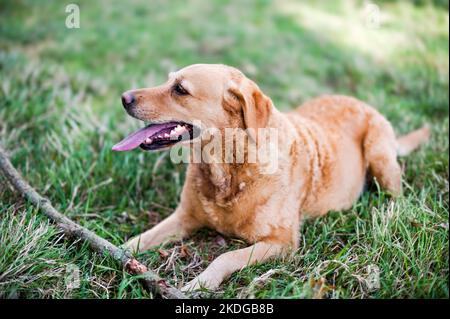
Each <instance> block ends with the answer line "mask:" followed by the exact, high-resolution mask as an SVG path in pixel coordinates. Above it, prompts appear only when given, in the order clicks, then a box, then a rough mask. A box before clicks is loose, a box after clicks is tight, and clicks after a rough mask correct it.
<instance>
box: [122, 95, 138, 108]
mask: <svg viewBox="0 0 450 319" xmlns="http://www.w3.org/2000/svg"><path fill="white" fill-rule="evenodd" d="M122 104H123V107H124V108H126V109H129V108H130V107H132V106H134V105H135V104H136V98H135V97H134V95H133V93H130V92H125V93H123V94H122Z"/></svg>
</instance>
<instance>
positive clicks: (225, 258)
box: [182, 242, 287, 291]
mask: <svg viewBox="0 0 450 319" xmlns="http://www.w3.org/2000/svg"><path fill="white" fill-rule="evenodd" d="M286 248H287V245H283V244H277V243H268V242H258V243H256V244H254V245H252V246H250V247H247V248H244V249H238V250H234V251H230V252H227V253H224V254H222V255H220V256H219V257H217V258H216V259H215V260H214V261H213V262H212V263H211V265H209V266H208V267H207V268H206V269H205V271H203V272H202V273H201V274H200V275H199V276H197V277H196V278H195V279H194V280H192V281H191V282H189V283H188V284H187V285H186V286H184V287H183V288H182V290H183V291H191V290H196V289H199V288H201V287H204V288H207V289H210V290H214V289H216V288H217V287H219V285H220V284H221V283H222V281H223V280H224V279H225V278H227V277H228V276H230V275H231V274H232V273H233V272H235V271H237V270H240V269H242V268H244V267H245V266H248V265H251V264H254V263H256V262H261V261H264V260H266V259H268V258H271V257H274V256H278V255H281V253H282V252H283V251H284V249H286Z"/></svg>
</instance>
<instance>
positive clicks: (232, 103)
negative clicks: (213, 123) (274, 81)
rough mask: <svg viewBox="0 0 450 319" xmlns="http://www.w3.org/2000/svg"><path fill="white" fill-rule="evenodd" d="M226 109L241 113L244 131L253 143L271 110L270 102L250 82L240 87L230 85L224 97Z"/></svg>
mask: <svg viewBox="0 0 450 319" xmlns="http://www.w3.org/2000/svg"><path fill="white" fill-rule="evenodd" d="M225 101H226V104H227V105H228V107H231V108H232V109H233V111H238V112H241V113H242V116H243V120H244V126H245V129H248V132H249V135H250V137H251V138H252V139H253V141H255V142H256V141H257V136H258V135H257V134H258V129H259V128H263V127H266V126H267V122H268V120H269V115H270V113H271V110H272V101H271V100H270V98H268V97H267V96H265V95H264V93H262V91H261V90H260V89H259V87H258V86H257V85H256V84H255V83H254V82H253V81H251V80H248V79H245V80H243V81H242V82H241V83H240V85H237V84H235V83H231V84H230V85H229V88H228V90H227V92H226V95H225Z"/></svg>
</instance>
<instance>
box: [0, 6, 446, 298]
mask: <svg viewBox="0 0 450 319" xmlns="http://www.w3.org/2000/svg"><path fill="white" fill-rule="evenodd" d="M73 3H74V4H76V5H77V7H78V8H79V28H77V27H75V28H70V26H72V23H73V22H75V20H73V19H72V18H71V17H70V15H71V14H73V11H70V10H69V12H66V6H67V5H69V4H70V2H66V1H43V0H35V1H31V0H30V1H26V0H17V1H13V0H1V1H0V86H1V87H0V143H1V144H2V145H3V147H5V148H7V149H8V150H9V152H10V153H11V157H12V159H13V161H14V163H15V165H16V166H17V167H18V168H19V169H20V170H21V172H23V174H24V176H25V177H26V178H27V179H28V180H29V181H30V183H31V184H32V185H33V186H35V187H36V188H37V189H38V190H39V191H41V192H42V193H43V194H45V195H46V196H48V197H49V198H50V199H51V200H52V201H53V202H54V203H55V205H56V206H57V207H58V208H59V209H60V210H61V211H63V212H64V213H66V214H67V215H69V216H70V217H71V218H73V219H75V220H76V221H77V222H79V223H81V224H83V225H85V226H87V227H89V228H90V229H92V230H93V231H96V232H97V233H98V234H100V235H102V236H103V237H105V238H107V239H108V240H110V241H112V242H114V243H116V244H121V243H122V242H123V241H124V239H126V238H129V237H130V236H132V235H135V234H138V233H140V232H141V231H143V230H145V229H146V228H148V227H149V225H153V224H155V223H156V222H157V221H158V220H161V218H163V217H164V216H166V215H167V214H169V213H170V212H171V211H172V209H173V208H174V207H176V203H177V199H178V195H179V193H180V190H181V186H182V183H183V178H184V169H185V168H184V166H182V165H174V164H172V163H171V162H170V161H169V159H168V157H167V156H165V155H164V154H165V153H144V152H139V151H135V152H130V153H126V154H123V153H120V154H118V153H115V154H113V153H112V152H111V151H110V148H111V146H112V145H113V144H114V143H115V142H117V141H119V140H120V139H121V138H122V137H124V136H125V135H127V134H128V133H129V132H131V130H132V129H135V128H138V127H140V126H141V124H140V123H138V122H137V121H135V120H133V119H131V118H130V117H129V116H127V115H126V114H125V112H124V111H123V108H122V106H121V103H120V95H121V93H122V92H123V91H125V90H128V89H131V88H137V87H149V86H154V85H158V84H160V83H162V82H164V81H165V80H166V78H167V74H168V72H170V71H174V70H177V69H179V68H182V67H184V66H186V65H189V64H193V63H224V64H229V65H232V66H235V67H237V68H239V69H241V70H242V71H243V72H244V73H245V74H246V75H247V76H248V77H250V78H251V79H253V80H254V81H256V82H257V83H258V84H259V85H260V87H261V88H262V90H263V91H264V92H265V94H267V95H268V96H270V97H271V98H272V100H273V102H274V104H275V106H276V107H278V108H279V109H281V110H288V109H291V108H293V107H295V106H297V105H299V104H301V103H302V102H304V101H306V100H307V99H309V98H312V97H315V96H317V95H320V94H325V93H338V94H348V95H352V96H355V97H357V98H359V99H362V100H364V101H366V102H368V103H369V104H371V105H373V106H375V107H376V108H378V109H379V110H380V111H381V112H382V113H383V114H385V115H386V117H387V118H388V119H389V120H390V121H391V122H392V123H393V124H394V127H395V129H396V130H397V132H398V133H404V132H407V131H410V130H412V129H414V128H417V127H419V126H422V125H423V124H424V123H428V124H429V125H430V127H431V128H432V131H433V138H432V141H431V142H430V143H429V145H428V146H427V147H426V148H424V149H422V150H421V151H419V153H417V154H414V155H412V156H411V158H410V159H408V162H402V163H403V165H404V166H405V171H406V175H405V183H407V185H408V186H407V187H406V189H407V190H408V191H409V195H408V196H407V197H406V198H405V199H404V200H400V201H399V202H398V203H397V204H395V205H396V206H395V207H396V208H395V209H394V210H395V211H396V210H398V211H401V212H408V213H405V214H399V215H398V216H397V215H395V214H394V215H395V216H397V217H395V218H398V223H393V224H392V225H391V226H389V228H387V229H388V234H389V235H388V236H387V235H386V234H382V233H380V234H379V233H377V232H376V230H375V229H376V227H375V226H374V225H373V224H372V222H373V220H372V218H373V215H372V213H373V211H374V210H375V211H376V212H379V214H380V216H384V214H385V213H386V211H387V210H389V209H392V207H391V208H390V206H389V204H388V203H386V202H383V198H384V197H383V196H381V195H380V197H378V196H376V195H374V196H375V197H371V196H372V195H366V197H364V198H363V200H362V201H361V204H360V205H359V206H357V207H355V209H353V210H351V211H350V212H348V213H346V214H347V215H345V216H347V217H344V216H343V215H342V214H334V215H333V214H332V215H331V216H330V217H327V218H325V219H323V221H322V224H321V223H317V222H315V221H313V222H311V225H310V226H311V229H316V230H305V238H304V239H303V245H302V247H303V248H301V249H302V250H301V252H300V253H299V257H297V259H295V260H294V262H292V263H291V265H290V266H289V267H294V268H292V269H290V268H287V270H286V273H285V274H281V275H279V278H278V279H277V280H276V281H275V282H274V283H273V284H272V285H268V286H267V285H266V286H264V285H263V286H262V287H259V288H255V290H254V291H251V292H249V291H247V290H245V289H246V288H245V287H247V286H248V284H249V283H250V282H251V280H252V278H253V277H255V276H257V275H262V274H264V272H265V271H267V270H268V269H270V267H272V268H274V267H275V268H277V267H278V268H280V267H281V268H282V267H284V266H282V264H277V263H272V264H270V263H269V264H268V265H267V266H255V267H251V268H250V269H249V270H246V271H244V272H243V273H240V274H237V275H234V276H233V277H232V279H231V280H230V281H229V282H228V283H227V284H225V286H224V287H223V288H222V290H221V292H219V293H218V294H217V295H215V296H222V297H239V296H240V297H245V296H256V297H293V298H296V297H313V296H314V293H315V291H316V290H314V289H313V288H314V287H315V286H314V285H315V281H314V280H316V279H317V278H322V277H323V278H325V279H326V282H327V283H328V286H327V289H326V290H320V291H326V292H325V293H324V295H323V296H325V297H384V298H388V297H445V296H446V297H447V298H448V116H449V99H448V92H449V91H448V81H449V51H448V49H449V15H448V1H437V0H436V1H426V0H423V1H387V0H384V1H374V2H368V1H358V0H350V1H293V0H280V1H269V0H263V1H256V0H251V1H219V0H214V1H199V0H192V1H163V0H152V1H145V0H142V1H139V0H132V1H87V0H86V1H83V0H80V1H76V2H73ZM68 19H69V20H68ZM67 21H69V22H68V24H67ZM68 26H69V27H68ZM409 186H410V187H409ZM0 211H1V215H2V216H0V221H1V223H0V236H1V238H0V252H1V253H0V254H2V255H3V256H2V258H0V296H3V297H5V296H6V297H14V296H24V297H29V296H36V297H49V296H51V297H80V298H81V297H104V298H107V297H142V296H147V295H146V292H143V291H141V290H140V288H139V285H137V284H136V282H135V280H134V279H133V278H131V277H130V276H129V275H127V274H125V273H123V272H122V270H121V269H120V268H118V266H117V265H115V264H114V263H113V262H112V261H110V260H108V259H105V258H104V257H101V256H97V255H95V254H92V253H91V252H89V250H88V249H87V248H86V247H84V246H83V248H82V249H81V250H80V248H79V247H76V246H74V245H71V244H70V243H68V242H65V241H61V240H59V239H58V240H57V241H55V238H59V237H58V236H59V235H58V234H59V233H58V231H57V230H56V229H55V228H54V227H53V226H51V225H49V224H48V223H47V222H46V221H45V220H43V219H40V218H39V217H34V213H35V211H34V209H33V208H31V207H30V206H29V205H26V204H25V203H23V202H22V201H20V199H19V197H18V196H17V195H16V194H14V193H13V192H12V191H11V189H10V188H9V187H7V185H6V183H4V180H2V179H1V177H0ZM430 211H431V212H432V213H429V212H430ZM21 216H25V218H22V217H21ZM376 216H378V215H376ZM380 218H381V217H380ZM355 220H356V221H359V223H361V224H358V222H355ZM411 223H412V224H411ZM358 225H359V226H358ZM376 225H378V224H376ZM405 225H406V226H405ZM414 225H416V226H417V225H419V226H420V227H419V226H417V227H416V226H414ZM332 226H333V227H332ZM355 227H356V228H358V227H359V228H358V229H359V230H361V229H364V230H365V238H360V237H359V235H357V232H355ZM374 227H375V228H374ZM429 229H432V231H429ZM325 233H327V234H328V235H327V236H326V237H321V236H324V235H323V234H325ZM17 234H21V235H20V236H18V235H17ZM320 234H322V235H320ZM198 236H200V237H199V238H200V241H203V242H211V245H212V246H211V247H210V246H199V245H198V241H199V238H197V242H196V243H193V244H192V245H191V243H190V242H188V243H187V244H186V243H183V244H176V245H174V246H169V247H168V248H164V249H167V250H168V251H169V252H170V253H173V254H178V255H177V256H179V255H180V254H182V253H181V250H182V247H184V246H183V245H185V246H186V245H187V246H186V247H188V248H187V249H188V250H189V251H190V254H187V255H185V256H184V257H183V256H182V257H180V258H179V259H177V260H176V261H174V260H172V261H170V262H171V263H172V264H170V262H169V261H168V260H167V255H166V254H165V253H158V252H157V251H154V252H150V253H147V254H144V255H143V256H142V258H144V259H145V260H146V261H147V262H148V263H149V264H150V265H152V266H154V267H156V268H158V269H159V271H160V273H161V274H163V275H166V276H169V278H170V280H172V281H173V283H174V284H176V285H177V284H178V285H181V284H182V283H183V282H184V281H185V280H188V279H189V278H192V277H193V276H194V275H195V274H196V273H198V272H199V271H201V270H202V269H204V267H205V266H206V265H207V264H208V258H210V256H214V254H219V253H220V252H223V251H226V250H229V249H231V248H232V247H234V246H236V247H239V246H240V245H242V243H241V242H239V241H236V240H233V239H228V238H227V239H224V238H222V237H220V238H219V239H217V237H216V236H217V234H211V233H209V232H206V233H201V234H200V235H198ZM386 236H387V237H386ZM205 238H206V239H207V240H206V239H205ZM49 242H50V243H51V244H49ZM224 242H225V244H224V245H222V244H223V243H224ZM355 242H358V243H359V244H358V245H359V246H356V248H354V250H352V251H351V253H348V254H347V253H341V254H340V255H336V254H337V251H339V252H342V250H341V249H343V247H347V246H346V245H347V244H350V243H355ZM180 247H181V248H180ZM336 247H337V248H336ZM387 247H389V249H387ZM346 249H348V248H346ZM5 251H8V254H6V253H5ZM187 256H188V257H187ZM355 256H357V261H356V262H355V260H354V259H352V258H354V257H355ZM183 258H184V259H183ZM358 258H359V259H358ZM328 259H330V260H331V259H338V260H341V259H342V260H341V263H345V264H346V265H347V266H348V268H346V269H350V270H351V271H342V270H339V267H338V266H337V265H333V264H330V265H328V264H327V266H326V267H324V268H320V269H319V271H318V272H317V271H313V270H314V269H316V270H317V268H314V267H317V266H318V265H320V263H321V262H323V261H326V260H328ZM192 260H194V261H195V260H197V261H198V262H197V264H189V263H190V262H192ZM374 260H375V261H376V263H377V265H378V266H379V268H381V270H382V273H383V274H384V277H382V280H383V281H382V285H381V288H380V289H378V290H375V291H370V290H367V289H366V288H364V285H363V284H362V283H361V280H360V279H358V278H363V277H364V276H365V275H364V274H365V271H366V270H365V269H366V268H365V267H366V266H367V265H368V264H371V263H373V262H374ZM72 264H74V265H76V266H77V267H78V268H79V269H80V271H81V278H82V282H81V288H79V289H78V290H77V289H76V290H70V289H68V288H67V287H66V286H64V280H63V279H61V278H63V277H64V273H65V269H66V268H67V267H66V266H67V265H72ZM406 264H408V265H409V266H406ZM49 265H53V266H51V267H50V266H49ZM161 265H165V266H164V267H163V266H161ZM187 265H190V266H189V267H187ZM265 267H266V268H265ZM296 269H304V270H303V271H301V272H300V273H296V272H295V271H296ZM358 276H359V277H358ZM30 278H31V279H32V280H31V279H30ZM83 278H84V279H86V278H91V279H92V278H93V279H92V280H88V279H86V280H84V279H83ZM311 278H313V279H312V280H313V283H314V284H310V279H311ZM311 287H313V288H311ZM316 292H317V291H316ZM320 297H322V295H321V296H320Z"/></svg>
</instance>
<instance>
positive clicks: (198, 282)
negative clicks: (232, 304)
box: [181, 274, 220, 292]
mask: <svg viewBox="0 0 450 319" xmlns="http://www.w3.org/2000/svg"><path fill="white" fill-rule="evenodd" d="M219 285H220V281H218V280H217V279H216V278H212V277H207V276H202V274H201V275H200V276H198V277H196V278H194V279H193V280H191V281H190V282H189V283H188V284H187V285H186V286H184V287H183V288H181V291H183V292H193V291H196V290H200V289H206V290H216V289H217V288H219Z"/></svg>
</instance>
